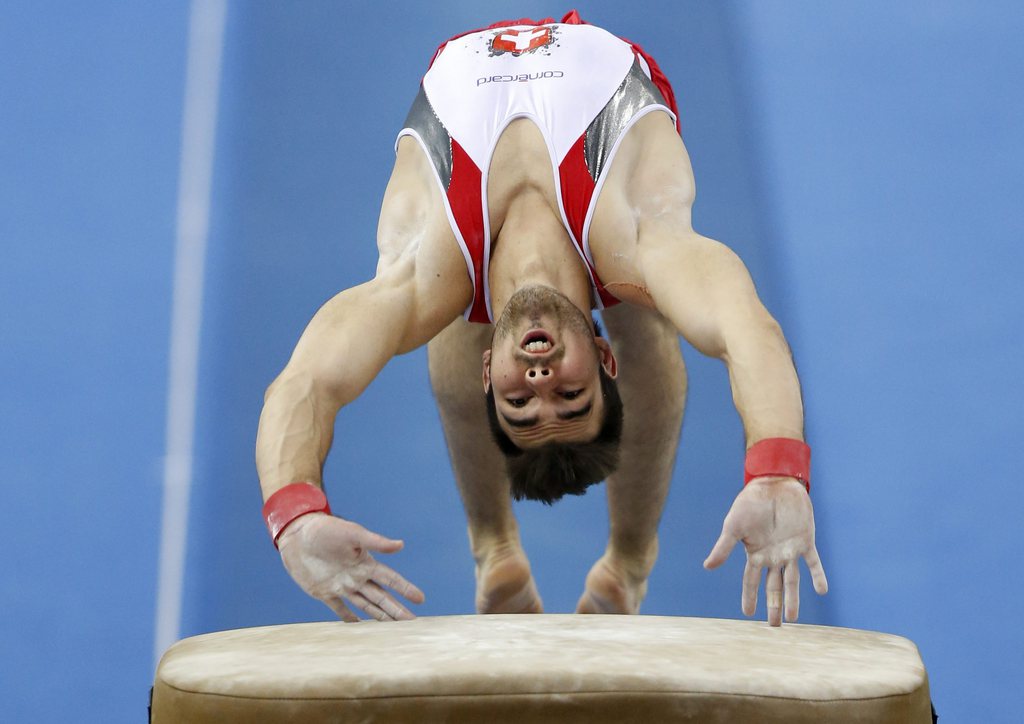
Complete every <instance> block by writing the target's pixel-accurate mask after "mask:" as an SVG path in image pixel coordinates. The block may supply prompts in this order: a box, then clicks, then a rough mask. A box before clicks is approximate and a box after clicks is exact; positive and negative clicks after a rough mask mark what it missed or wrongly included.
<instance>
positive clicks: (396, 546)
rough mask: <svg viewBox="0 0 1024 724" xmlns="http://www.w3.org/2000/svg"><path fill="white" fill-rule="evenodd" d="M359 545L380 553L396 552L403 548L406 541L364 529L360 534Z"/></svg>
mask: <svg viewBox="0 0 1024 724" xmlns="http://www.w3.org/2000/svg"><path fill="white" fill-rule="evenodd" d="M359 545H361V546H362V547H363V548H368V549H369V550H371V551H376V552H378V553H395V552H397V551H400V550H402V547H403V546H404V545H405V543H404V542H402V541H400V540H396V539H394V538H385V537H384V536H382V535H381V534H379V533H374V532H372V531H369V530H365V529H364V530H363V531H362V532H361V533H360V535H359Z"/></svg>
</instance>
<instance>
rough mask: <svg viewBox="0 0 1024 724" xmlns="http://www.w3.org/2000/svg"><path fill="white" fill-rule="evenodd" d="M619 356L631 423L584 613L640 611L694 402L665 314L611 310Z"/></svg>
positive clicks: (608, 321) (611, 486)
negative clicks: (688, 406)
mask: <svg viewBox="0 0 1024 724" xmlns="http://www.w3.org/2000/svg"><path fill="white" fill-rule="evenodd" d="M602 316H603V318H604V321H605V326H606V327H607V329H608V333H609V337H610V339H611V343H612V349H613V350H614V352H615V356H616V357H617V358H618V361H619V376H618V384H619V392H620V394H621V395H622V401H623V407H624V413H625V420H624V429H623V433H622V447H621V449H620V462H619V468H618V470H617V471H616V472H615V473H614V474H613V475H612V476H611V477H610V478H609V479H608V481H607V495H608V517H609V524H610V535H609V539H608V548H607V550H606V551H605V554H604V555H603V556H602V557H601V558H600V560H598V561H597V563H595V564H594V566H593V568H591V570H590V573H589V574H588V575H587V580H586V589H585V590H584V592H583V596H582V597H581V598H580V600H579V603H578V604H577V608H576V610H577V611H578V612H579V613H637V612H638V611H639V608H640V602H641V601H642V600H643V598H644V595H645V594H646V592H647V578H648V576H649V575H650V573H651V569H652V568H653V567H654V562H655V560H656V559H657V557H658V522H659V520H660V519H661V512H662V509H663V508H664V506H665V499H666V496H667V495H668V488H669V483H670V481H671V479H672V469H673V466H674V464H675V454H676V446H677V444H678V442H679V432H680V429H681V427H682V422H683V408H684V406H685V402H686V368H685V367H684V365H683V358H682V355H681V354H680V352H679V337H678V334H677V332H676V330H675V328H674V327H673V326H672V325H671V324H669V323H668V322H667V321H666V320H665V319H664V318H663V317H662V316H661V315H660V314H658V313H656V312H652V311H648V310H645V309H642V308H640V307H635V306H630V305H626V304H621V305H619V306H616V307H613V308H611V309H609V310H606V311H605V312H604V313H603V315H602Z"/></svg>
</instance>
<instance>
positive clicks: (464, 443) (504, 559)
mask: <svg viewBox="0 0 1024 724" xmlns="http://www.w3.org/2000/svg"><path fill="white" fill-rule="evenodd" d="M490 339H491V327H489V326H487V325H481V324H470V323H468V322H466V321H465V320H463V319H457V320H455V321H454V322H452V324H451V325H449V326H448V327H447V328H446V329H445V330H444V331H443V332H442V333H441V334H439V335H438V336H437V337H435V338H434V339H433V340H432V341H431V342H430V344H429V346H428V347H427V352H428V358H429V361H430V381H431V384H432V385H433V388H434V397H435V398H436V400H437V408H438V411H439V412H440V415H441V423H442V425H443V427H444V435H445V439H446V440H447V442H448V454H449V456H450V458H451V462H452V470H453V471H454V473H455V482H456V484H457V485H458V487H459V493H460V494H461V496H462V504H463V506H464V507H465V510H466V518H467V521H468V524H469V543H470V548H471V550H472V552H473V558H474V559H475V560H476V610H477V611H478V612H479V613H540V612H541V611H542V610H543V607H542V604H541V600H540V596H539V595H538V593H537V588H536V586H535V585H534V582H533V577H532V575H531V574H530V564H529V561H528V560H527V559H526V554H525V553H524V552H523V548H522V545H521V544H520V541H519V527H518V525H517V524H516V519H515V516H514V515H513V513H512V501H511V496H510V494H509V482H508V476H507V475H506V473H505V461H504V458H503V457H502V455H501V452H500V451H499V450H498V447H497V445H495V444H494V442H493V441H492V440H491V437H490V434H489V433H488V432H487V410H486V408H485V407H484V391H483V384H482V382H481V374H482V363H481V359H480V358H481V354H482V353H483V351H484V349H486V348H487V347H488V345H489V344H490Z"/></svg>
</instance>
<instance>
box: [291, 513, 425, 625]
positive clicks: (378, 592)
mask: <svg viewBox="0 0 1024 724" xmlns="http://www.w3.org/2000/svg"><path fill="white" fill-rule="evenodd" d="M277 543H278V549H279V550H280V552H281V560H282V561H283V562H284V567H285V568H286V569H288V573H290V574H291V577H292V578H294V579H295V582H296V583H298V584H299V586H300V587H301V588H302V590H304V591H305V592H306V593H308V594H309V595H310V596H313V597H314V598H316V599H319V600H320V601H323V602H324V603H325V604H327V606H328V607H329V608H330V609H331V610H332V611H334V612H335V613H336V614H338V616H339V617H340V618H341V619H343V620H345V621H358V620H359V617H358V616H356V614H354V613H353V612H352V610H351V609H350V608H349V607H348V606H347V605H345V599H347V600H348V602H349V603H351V604H353V605H355V606H356V608H358V609H360V610H361V611H363V612H364V613H366V615H368V616H371V617H372V618H375V619H377V620H378V621H397V620H401V619H411V618H415V616H414V615H413V613H412V612H411V611H410V610H409V609H408V608H406V607H405V606H404V605H402V603H401V602H399V601H398V600H397V599H396V598H395V596H394V595H393V594H392V593H391V592H390V591H388V590H387V589H389V588H390V589H392V590H393V591H395V592H397V593H400V594H401V595H402V596H403V597H405V598H406V599H407V600H409V601H411V602H412V603H423V600H424V596H423V592H422V591H420V589H418V588H417V587H416V586H414V585H412V584H411V583H409V582H408V581H407V580H405V579H404V578H403V577H402V576H401V575H399V574H398V573H396V572H395V571H393V570H392V569H391V568H388V567H387V566H385V565H383V564H382V563H378V562H377V561H376V560H374V558H373V556H371V555H370V551H376V552H378V553H395V552H396V551H399V550H401V549H402V546H403V545H404V544H403V543H402V541H400V540H393V539H391V538H385V537H384V536H382V535H378V534H377V533H373V532H371V531H368V530H367V529H366V528H364V527H362V526H361V525H359V524H358V523H353V522H352V521H349V520H342V519H341V518H336V517H334V516H331V515H327V514H326V513H309V514H308V515H304V516H302V517H301V518H298V519H297V520H295V521H294V522H293V523H292V524H291V525H289V526H288V527H287V528H285V529H284V532H283V533H282V534H281V537H280V538H278V541H277Z"/></svg>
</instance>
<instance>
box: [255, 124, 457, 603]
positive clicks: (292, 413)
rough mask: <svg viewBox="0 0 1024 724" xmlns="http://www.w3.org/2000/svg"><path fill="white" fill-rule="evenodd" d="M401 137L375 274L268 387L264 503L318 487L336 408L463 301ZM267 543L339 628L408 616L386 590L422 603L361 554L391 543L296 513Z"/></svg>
mask: <svg viewBox="0 0 1024 724" xmlns="http://www.w3.org/2000/svg"><path fill="white" fill-rule="evenodd" d="M406 141H407V139H403V143H402V144H400V146H399V154H398V159H397V162H396V165H395V171H394V173H393V174H392V177H391V181H390V183H389V184H388V189H387V192H386V193H385V196H384V204H383V206H382V209H381V217H380V226H379V229H378V248H379V250H380V262H379V263H378V267H377V274H376V276H375V277H374V279H373V280H371V281H369V282H367V283H365V284H362V285H360V286H357V287H354V288H352V289H348V290H346V291H343V292H341V293H340V294H338V295H337V296H335V297H334V298H333V299H331V300H330V301H329V302H327V303H326V304H325V305H324V306H323V307H322V308H321V309H320V311H318V312H317V313H316V315H315V316H314V317H313V319H312V321H310V323H309V325H308V327H307V328H306V330H305V332H304V333H303V334H302V337H301V339H300V340H299V343H298V345H297V346H296V347H295V351H294V353H293V354H292V357H291V359H290V360H289V362H288V364H287V366H286V367H285V369H284V371H283V372H281V374H280V375H279V376H278V378H277V379H276V380H274V382H273V384H271V385H270V388H269V389H268V390H267V394H266V399H265V404H264V408H263V413H262V415H261V416H260V426H259V433H258V435H257V441H256V465H257V468H258V470H259V476H260V485H261V487H262V490H263V497H264V500H266V499H268V498H270V497H271V496H272V495H274V494H275V493H276V492H278V491H279V490H281V489H282V488H285V487H286V486H289V485H291V484H292V483H309V484H311V485H314V486H316V487H318V488H319V487H321V486H322V481H321V471H322V468H323V463H324V460H325V458H326V457H327V453H328V451H329V449H330V447H331V440H332V437H333V432H334V418H335V416H336V415H337V413H338V411H339V410H340V409H341V408H342V407H343V406H345V405H346V404H348V403H349V402H351V401H352V400H354V399H355V398H356V397H357V396H359V394H361V393H362V391H363V390H364V389H365V388H366V386H367V385H368V384H369V383H370V381H371V380H373V378H374V377H376V375H377V374H378V373H379V372H380V370H381V369H382V368H383V367H384V365H385V364H386V363H387V362H388V360H390V359H391V358H392V357H393V356H395V355H397V354H401V353H403V352H407V351H409V350H412V349H414V348H416V347H419V346H421V345H423V344H425V343H426V342H427V341H428V340H429V339H431V338H432V337H433V336H434V335H435V334H437V333H438V332H440V331H441V330H442V329H444V327H445V326H446V325H447V324H448V323H449V322H450V321H451V320H452V319H454V318H455V317H457V316H458V315H459V313H460V312H461V311H462V309H464V308H465V306H466V304H467V303H468V300H469V298H470V297H471V296H472V284H471V282H470V280H469V278H468V276H467V274H466V269H465V264H464V262H463V261H462V256H461V253H460V252H459V248H458V245H457V244H456V243H455V240H454V238H452V232H451V229H450V227H449V226H448V221H447V218H446V216H445V213H444V206H443V204H442V203H441V201H440V199H439V198H438V193H439V192H438V190H437V188H436V183H435V181H434V179H433V177H432V176H431V173H432V171H431V170H430V168H429V165H427V164H426V162H425V160H424V159H423V157H422V153H420V151H419V149H418V148H416V147H415V146H411V145H410V144H409V143H408V142H406ZM298 488H299V489H305V488H303V487H302V486H298ZM291 490H295V489H294V488H293V489H290V491H291ZM307 490H308V489H307ZM290 491H285V493H284V495H287V494H288V493H289V492H290ZM279 499H280V496H278V498H276V500H279ZM334 502H335V509H338V510H340V509H341V506H340V505H339V501H338V500H335V501H334ZM273 504H274V503H273V502H272V503H271V506H273ZM277 543H278V547H279V548H280V551H281V556H282V560H283V562H284V564H285V567H286V568H287V569H288V572H289V573H290V574H291V575H292V577H293V578H294V579H295V581H296V582H297V583H298V584H299V585H300V586H301V587H302V588H303V590H305V591H306V592H307V593H309V594H310V595H311V596H314V597H315V598H318V599H320V600H321V601H323V602H324V603H325V604H327V605H328V606H329V607H330V608H331V609H332V610H334V611H335V612H336V613H337V614H338V615H339V616H340V617H341V618H343V619H345V620H353V619H355V618H356V616H355V615H354V614H353V613H352V611H351V610H350V609H349V608H348V607H347V606H346V604H345V602H344V599H347V600H348V601H349V602H350V603H353V604H355V605H356V606H357V607H358V608H359V609H361V610H362V611H364V612H365V613H367V614H368V615H370V616H373V617H375V618H380V619H389V618H390V619H393V618H409V617H411V616H412V614H411V613H410V612H409V610H408V609H407V608H405V606H404V605H402V604H401V603H400V602H398V601H397V600H396V599H395V598H394V596H393V595H392V594H391V593H390V592H389V591H388V590H387V589H388V588H390V589H392V590H394V591H397V592H398V593H400V594H402V595H403V596H405V597H406V598H407V599H408V600H410V601H413V602H416V603H419V602H421V601H422V600H423V594H422V593H421V592H420V591H419V589H417V588H416V587H415V586H413V585H412V584H410V583H409V582H408V581H406V580H405V579H404V578H402V577H401V576H400V575H398V574H397V573H395V572H394V571H392V570H391V569H390V568H388V567H387V566H384V565H382V564H380V563H378V562H377V561H375V560H374V558H373V557H372V556H371V555H370V553H369V551H376V552H383V553H391V552H394V551H397V550H398V549H399V548H401V546H402V543H401V541H398V540H393V539H389V538H385V537H383V536H380V535H377V534H376V533H372V532H371V531H368V530H366V529H365V528H363V527H362V526H360V525H358V524H356V523H354V522H352V521H348V520H343V519H341V518H337V517H333V516H331V515H326V514H324V513H322V512H317V513H306V514H305V515H302V516H301V517H298V518H296V519H294V520H293V521H292V522H291V523H286V526H285V528H284V530H283V531H282V532H280V535H279V537H278V539H277Z"/></svg>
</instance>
